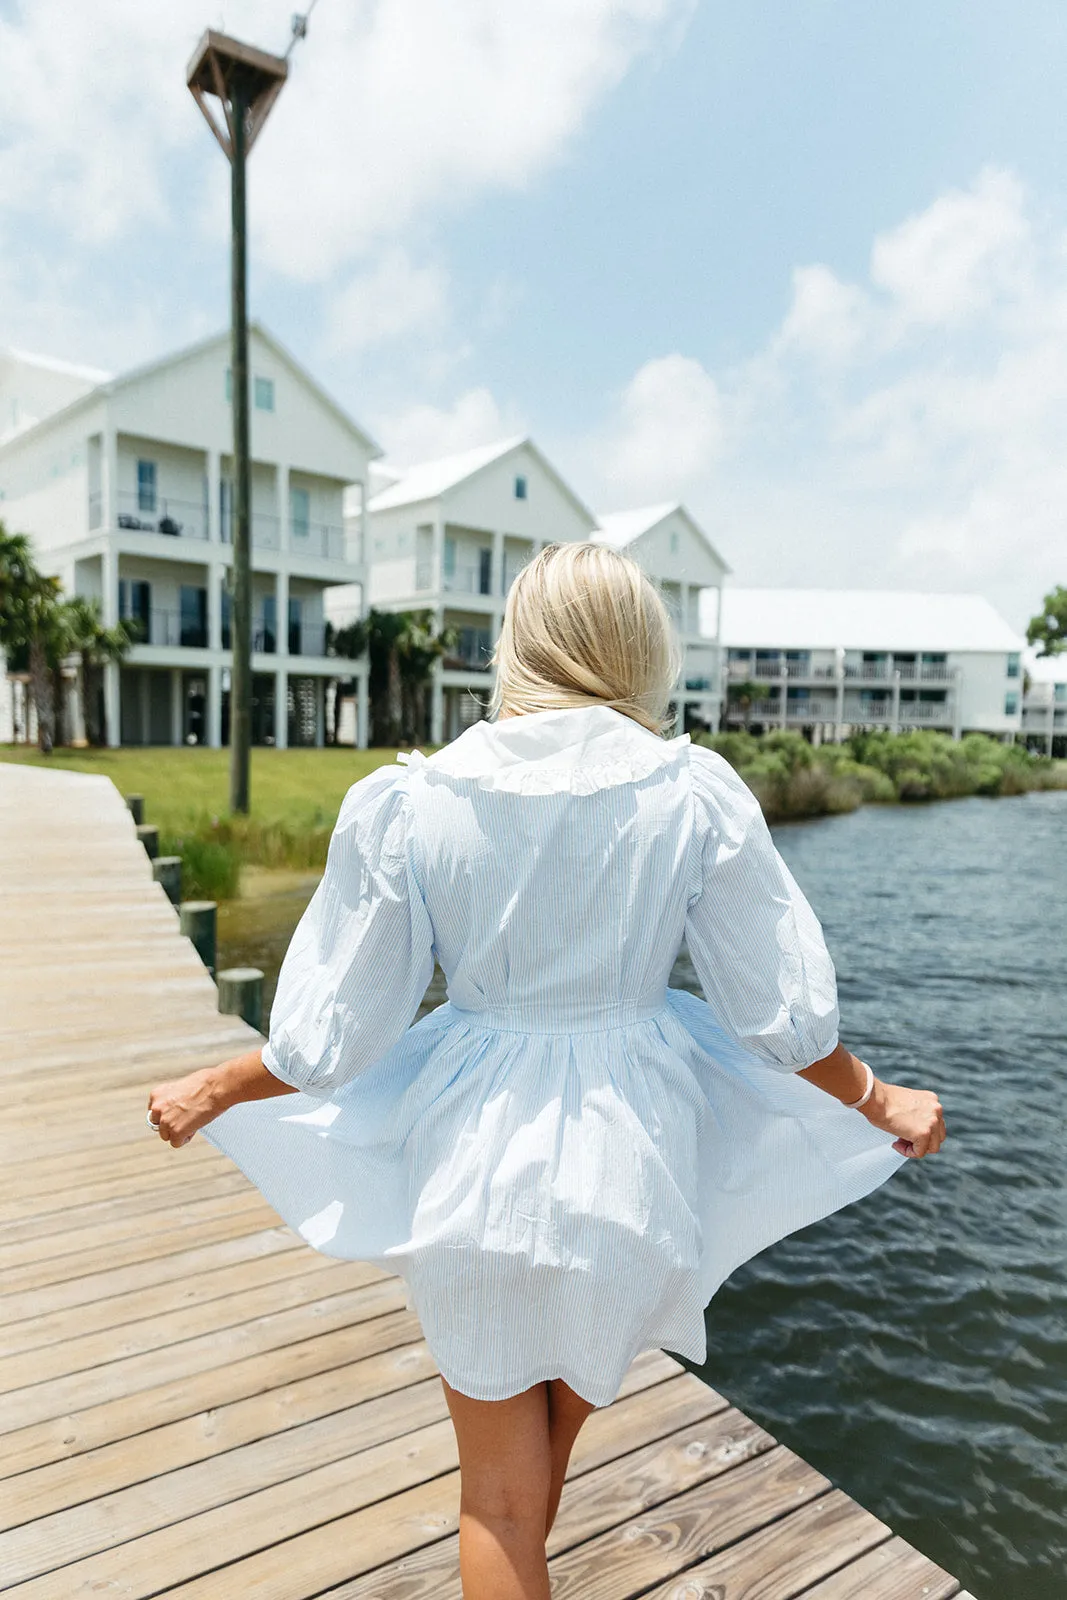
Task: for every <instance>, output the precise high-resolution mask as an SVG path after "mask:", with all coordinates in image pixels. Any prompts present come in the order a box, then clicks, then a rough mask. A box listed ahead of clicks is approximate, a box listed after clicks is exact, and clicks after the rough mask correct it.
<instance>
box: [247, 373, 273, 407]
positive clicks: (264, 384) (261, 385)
mask: <svg viewBox="0 0 1067 1600" xmlns="http://www.w3.org/2000/svg"><path fill="white" fill-rule="evenodd" d="M252 389H253V393H254V395H255V402H256V410H257V411H273V410H274V379H273V378H257V379H256V380H255V382H254V383H253V385H252Z"/></svg>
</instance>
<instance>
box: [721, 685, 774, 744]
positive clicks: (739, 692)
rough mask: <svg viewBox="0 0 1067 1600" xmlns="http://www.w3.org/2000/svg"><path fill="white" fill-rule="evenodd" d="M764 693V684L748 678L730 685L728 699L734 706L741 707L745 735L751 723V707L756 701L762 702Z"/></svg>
mask: <svg viewBox="0 0 1067 1600" xmlns="http://www.w3.org/2000/svg"><path fill="white" fill-rule="evenodd" d="M766 693H767V685H766V684H765V683H755V682H754V681H753V680H752V679H750V678H746V679H745V681H744V683H732V684H731V685H730V699H731V701H732V702H733V703H734V704H735V705H739V706H740V707H741V715H742V717H743V719H744V724H745V732H746V733H747V732H748V729H749V724H750V723H751V721H752V707H753V706H754V705H755V703H756V701H757V700H762V699H763V698H764V696H765V695H766Z"/></svg>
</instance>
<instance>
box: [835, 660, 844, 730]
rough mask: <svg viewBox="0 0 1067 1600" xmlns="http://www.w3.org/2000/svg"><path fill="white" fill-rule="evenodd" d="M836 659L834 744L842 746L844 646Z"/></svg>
mask: <svg viewBox="0 0 1067 1600" xmlns="http://www.w3.org/2000/svg"><path fill="white" fill-rule="evenodd" d="M834 657H835V661H834V677H835V678H836V680H837V684H836V688H835V692H834V743H835V744H840V743H841V728H842V725H843V724H844V720H845V651H844V647H843V646H842V645H838V647H837V649H836V650H835V651H834Z"/></svg>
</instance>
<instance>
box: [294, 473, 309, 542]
mask: <svg viewBox="0 0 1067 1600" xmlns="http://www.w3.org/2000/svg"><path fill="white" fill-rule="evenodd" d="M289 526H290V528H291V529H292V533H293V537H294V538H295V539H306V538H307V537H308V535H309V534H310V532H311V491H310V490H309V489H299V488H297V487H295V486H293V487H291V488H290V490H289Z"/></svg>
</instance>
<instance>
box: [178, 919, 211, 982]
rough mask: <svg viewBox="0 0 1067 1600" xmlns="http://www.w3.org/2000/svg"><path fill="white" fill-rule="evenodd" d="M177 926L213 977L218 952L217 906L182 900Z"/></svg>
mask: <svg viewBox="0 0 1067 1600" xmlns="http://www.w3.org/2000/svg"><path fill="white" fill-rule="evenodd" d="M178 926H179V928H180V929H181V931H182V933H184V935H185V937H186V938H187V939H189V940H191V941H192V946H193V949H194V950H195V951H196V953H197V955H198V956H199V957H200V959H201V961H202V962H203V963H204V965H205V967H206V968H207V970H208V971H209V972H210V974H211V976H212V977H214V976H215V963H216V960H217V952H218V906H217V905H216V904H215V902H214V900H183V901H182V903H181V905H180V906H179V908H178Z"/></svg>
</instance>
